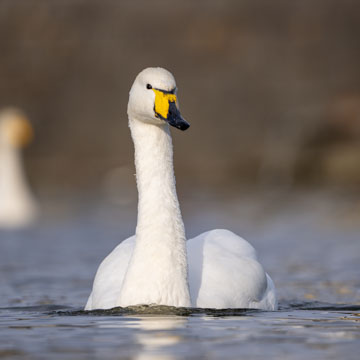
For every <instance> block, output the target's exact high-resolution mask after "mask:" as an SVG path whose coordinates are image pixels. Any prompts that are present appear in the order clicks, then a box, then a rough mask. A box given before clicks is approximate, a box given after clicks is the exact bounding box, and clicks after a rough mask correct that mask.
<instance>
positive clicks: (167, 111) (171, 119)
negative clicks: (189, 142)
mask: <svg viewBox="0 0 360 360" xmlns="http://www.w3.org/2000/svg"><path fill="white" fill-rule="evenodd" d="M152 90H153V91H154V93H155V104H154V111H155V116H156V117H157V118H160V119H162V120H164V121H166V122H167V123H169V125H171V126H174V127H176V128H177V129H180V130H186V129H188V128H189V126H190V124H189V123H188V122H187V121H186V120H185V119H184V118H183V117H182V116H181V114H180V111H179V109H178V107H177V98H176V95H175V94H174V92H175V89H174V90H173V91H166V90H160V89H152Z"/></svg>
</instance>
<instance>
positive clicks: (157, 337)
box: [98, 316, 188, 360]
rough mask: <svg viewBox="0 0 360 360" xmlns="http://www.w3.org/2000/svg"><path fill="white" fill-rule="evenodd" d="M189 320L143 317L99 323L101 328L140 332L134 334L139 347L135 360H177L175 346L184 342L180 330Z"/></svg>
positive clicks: (173, 317)
mask: <svg viewBox="0 0 360 360" xmlns="http://www.w3.org/2000/svg"><path fill="white" fill-rule="evenodd" d="M187 323H188V318H186V317H180V316H141V317H138V316H137V317H129V318H128V320H127V321H126V325H125V323H124V321H116V320H110V321H106V320H105V321H101V322H99V323H98V326H99V327H100V328H122V329H123V328H124V325H125V326H126V327H128V328H130V329H133V330H138V331H135V332H134V342H136V343H137V344H138V345H139V346H138V348H139V349H138V351H136V354H134V357H133V358H134V359H141V360H149V359H160V360H168V359H175V358H176V356H175V355H174V349H173V346H174V345H176V344H179V343H182V342H183V341H184V337H183V336H182V335H180V334H179V332H178V331H175V330H179V329H183V328H185V327H186V326H187Z"/></svg>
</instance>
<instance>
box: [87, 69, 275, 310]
mask: <svg viewBox="0 0 360 360" xmlns="http://www.w3.org/2000/svg"><path fill="white" fill-rule="evenodd" d="M128 115H129V126H130V130H131V135H132V139H133V142H134V145H135V166H136V177H137V187H138V192H139V203H138V219H137V228H136V235H134V236H132V237H130V238H129V239H127V240H125V241H123V242H122V243H120V245H118V246H117V247H116V248H115V249H114V250H113V251H112V252H111V253H110V254H109V255H108V256H107V257H106V258H105V259H104V260H103V262H102V263H101V265H100V266H99V269H98V271H97V273H96V276H95V280H94V285H93V289H92V293H91V294H90V297H89V299H88V302H87V304H86V307H85V309H86V310H92V309H108V308H112V307H115V306H123V307H124V306H129V305H139V304H159V305H169V306H184V307H191V306H192V307H202V308H205V307H206V308H256V309H264V310H275V309H276V308H277V300H276V294H275V288H274V284H273V282H272V280H271V278H270V277H269V276H268V275H267V274H266V272H265V271H264V269H263V267H262V266H261V264H260V263H259V262H258V261H257V257H256V252H255V250H254V248H253V247H252V246H251V245H250V244H249V243H248V242H247V241H245V240H244V239H242V238H240V237H239V236H237V235H235V234H234V233H232V232H230V231H228V230H219V229H217V230H212V231H208V232H205V233H203V234H201V235H199V236H197V237H196V238H194V239H191V240H189V241H186V238H185V229H184V224H183V220H182V216H181V212H180V207H179V202H178V198H177V194H176V188H175V177H174V170H173V147H172V140H171V135H170V130H169V125H171V126H174V127H176V128H178V129H180V130H186V129H187V128H188V127H189V126H190V125H189V124H188V123H187V122H186V121H185V120H184V119H183V118H182V117H181V115H180V112H179V109H178V102H177V95H176V84H175V79H174V77H173V76H172V74H171V73H169V72H168V71H167V70H165V69H162V68H148V69H145V70H143V71H142V72H141V73H140V74H139V75H138V76H137V78H136V79H135V82H134V84H133V86H132V88H131V90H130V98H129V103H128Z"/></svg>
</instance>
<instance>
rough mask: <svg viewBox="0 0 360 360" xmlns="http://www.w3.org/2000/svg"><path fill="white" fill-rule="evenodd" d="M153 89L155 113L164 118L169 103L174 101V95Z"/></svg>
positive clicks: (167, 111)
mask: <svg viewBox="0 0 360 360" xmlns="http://www.w3.org/2000/svg"><path fill="white" fill-rule="evenodd" d="M153 91H154V93H155V113H156V114H158V115H161V116H162V117H163V118H164V119H166V118H167V117H168V113H169V103H170V102H176V95H175V94H166V93H163V92H162V91H159V90H156V89H153Z"/></svg>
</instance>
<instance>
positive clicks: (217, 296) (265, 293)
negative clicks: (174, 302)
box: [187, 229, 277, 310]
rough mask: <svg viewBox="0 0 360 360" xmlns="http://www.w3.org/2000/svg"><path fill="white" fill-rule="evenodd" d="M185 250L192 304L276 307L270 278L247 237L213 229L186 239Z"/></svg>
mask: <svg viewBox="0 0 360 360" xmlns="http://www.w3.org/2000/svg"><path fill="white" fill-rule="evenodd" d="M187 250H188V262H189V285H190V294H191V302H192V305H193V306H196V307H207V308H259V309H266V310H273V309H275V308H276V306H277V305H276V296H275V289H274V285H273V282H272V280H271V279H270V277H269V276H268V275H267V274H266V273H265V271H264V269H263V267H262V266H261V264H260V263H259V262H258V261H257V257H256V252H255V249H254V248H253V247H252V246H251V245H250V244H249V243H248V242H247V241H246V240H244V239H242V238H241V237H239V236H237V235H236V234H234V233H232V232H231V231H228V230H220V229H219V230H212V231H208V232H205V233H203V234H201V235H199V236H197V237H195V238H193V239H191V240H189V241H188V243H187Z"/></svg>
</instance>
